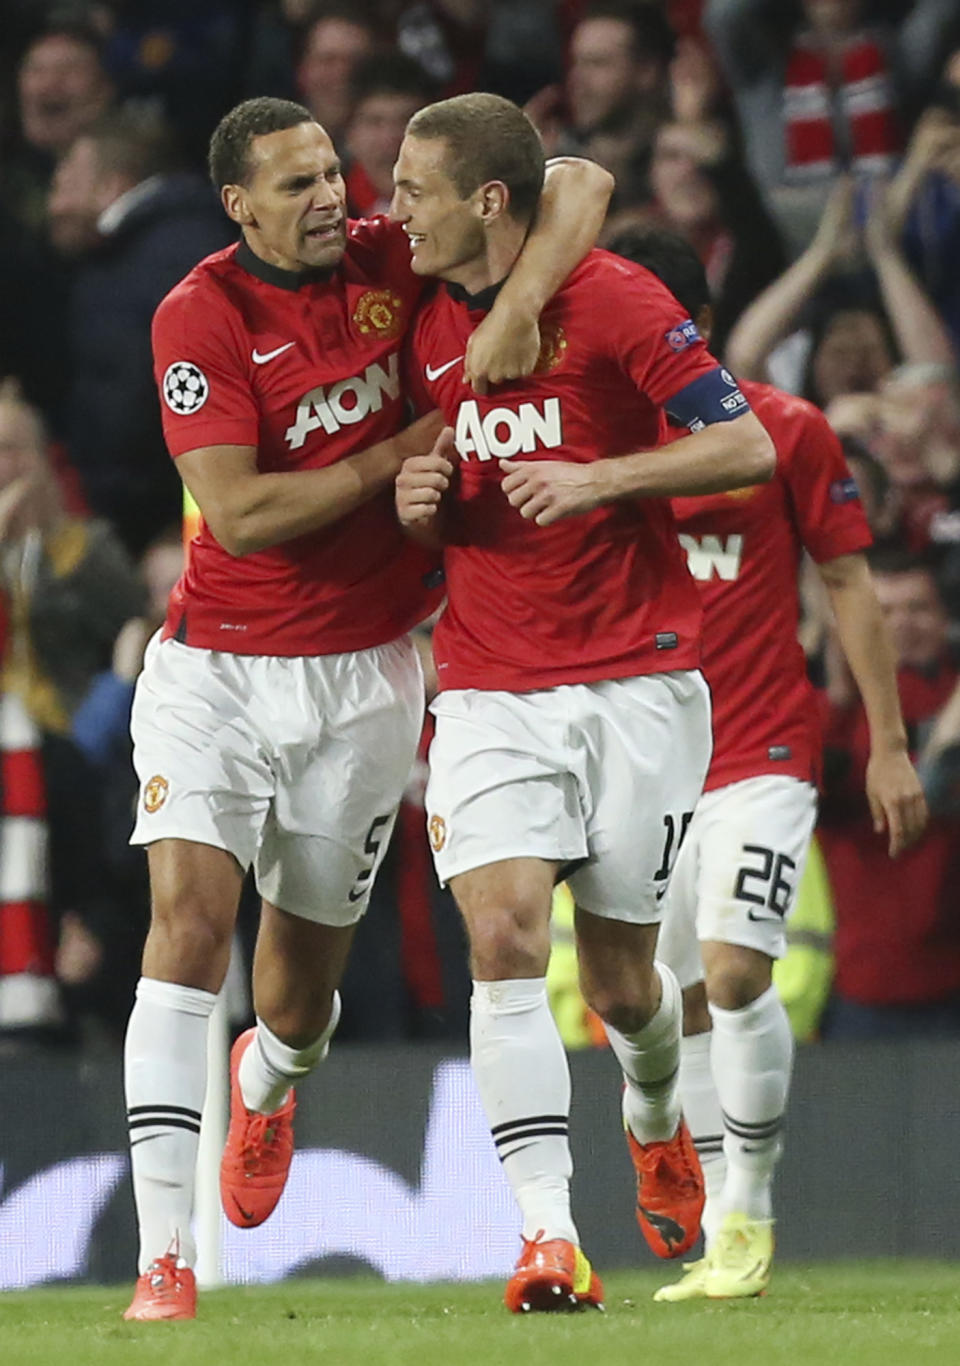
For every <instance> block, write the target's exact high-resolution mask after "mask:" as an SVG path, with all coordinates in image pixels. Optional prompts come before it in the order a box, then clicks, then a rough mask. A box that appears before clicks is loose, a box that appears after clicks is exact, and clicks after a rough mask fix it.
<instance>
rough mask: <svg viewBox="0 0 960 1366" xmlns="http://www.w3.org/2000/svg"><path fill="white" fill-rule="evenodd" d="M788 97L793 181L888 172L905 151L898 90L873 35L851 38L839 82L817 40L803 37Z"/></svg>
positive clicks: (791, 66)
mask: <svg viewBox="0 0 960 1366" xmlns="http://www.w3.org/2000/svg"><path fill="white" fill-rule="evenodd" d="M783 97H784V118H785V121H786V162H787V176H788V177H789V178H790V179H792V180H819V179H824V178H826V177H827V176H831V175H834V174H835V173H836V172H837V171H839V170H842V169H848V170H851V171H854V172H859V173H861V174H864V175H881V174H883V173H885V172H888V171H889V170H890V169H891V168H892V165H893V159H894V157H895V155H896V153H897V152H898V151H899V149H900V135H899V128H898V126H897V119H896V113H895V102H894V95H893V86H892V83H891V81H890V76H889V73H888V71H887V63H886V58H885V57H884V53H883V49H882V48H881V47H880V44H879V43H878V42H877V41H876V40H875V39H874V38H872V37H871V36H870V35H869V34H867V33H860V34H855V35H853V36H851V37H850V38H848V39H847V41H846V43H845V44H844V46H843V50H842V53H841V55H840V71H839V73H835V74H834V76H833V80H831V73H830V71H829V69H828V64H827V58H826V54H825V53H824V52H823V51H822V50H821V49H819V48H818V47H816V46H815V39H814V38H813V37H812V36H811V35H805V36H804V35H801V37H800V38H798V40H797V43H796V45H795V47H794V49H793V51H792V52H791V54H790V58H789V61H788V62H787V72H786V79H785V81H784V92H783ZM835 121H836V122H835ZM838 125H839V127H840V129H841V133H840V138H839V143H840V145H839V146H838V137H837V131H838ZM842 130H845V135H846V136H845V139H844V132H843V131H842ZM844 141H845V142H846V145H844Z"/></svg>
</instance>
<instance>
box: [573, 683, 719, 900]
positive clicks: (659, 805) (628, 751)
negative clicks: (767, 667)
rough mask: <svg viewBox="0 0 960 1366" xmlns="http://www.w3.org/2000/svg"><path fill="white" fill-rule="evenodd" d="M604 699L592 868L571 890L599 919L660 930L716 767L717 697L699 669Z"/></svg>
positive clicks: (602, 689) (589, 762) (594, 742)
mask: <svg viewBox="0 0 960 1366" xmlns="http://www.w3.org/2000/svg"><path fill="white" fill-rule="evenodd" d="M595 691H596V694H597V696H596V699H595V702H594V703H593V704H592V705H594V707H595V717H594V719H593V720H592V721H591V722H590V724H589V726H588V727H586V733H587V734H588V735H589V738H590V743H589V746H588V748H587V750H586V759H585V764H584V773H583V777H582V790H583V791H585V793H586V802H587V804H588V805H587V838H588V844H589V859H588V861H587V863H586V864H585V865H584V866H583V867H582V868H580V869H578V870H577V871H576V872H574V873H572V874H571V875H570V877H569V878H568V881H569V884H570V890H571V891H572V892H573V895H574V898H575V900H576V902H577V905H578V906H581V907H583V909H584V910H586V911H591V912H592V913H593V914H595V915H602V916H609V917H611V918H612V919H614V920H627V921H632V922H634V923H639V924H652V923H655V922H659V921H660V919H661V918H662V910H663V899H664V897H665V895H666V892H667V888H668V884H669V878H670V873H671V871H672V869H673V865H674V862H675V860H676V857H677V852H678V849H679V846H680V843H681V839H682V837H683V833H684V830H685V828H686V826H687V825H688V824H689V822H690V819H691V817H692V813H693V809H694V806H695V805H696V801H697V798H698V797H699V795H700V791H701V789H702V787H703V781H704V778H705V776H706V772H707V767H708V765H709V762H710V752H711V746H712V738H711V733H710V697H709V692H708V689H707V686H706V683H705V682H704V680H703V677H702V675H701V674H700V673H699V672H697V671H695V670H691V671H678V672H675V673H667V674H650V675H648V676H646V677H643V678H631V679H623V680H621V681H619V682H611V683H603V684H600V685H596V686H595Z"/></svg>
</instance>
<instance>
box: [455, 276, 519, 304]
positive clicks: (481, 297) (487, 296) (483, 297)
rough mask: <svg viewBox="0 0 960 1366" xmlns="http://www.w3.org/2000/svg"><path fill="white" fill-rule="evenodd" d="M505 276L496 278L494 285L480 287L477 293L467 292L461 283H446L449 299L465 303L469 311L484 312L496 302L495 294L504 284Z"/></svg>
mask: <svg viewBox="0 0 960 1366" xmlns="http://www.w3.org/2000/svg"><path fill="white" fill-rule="evenodd" d="M506 282H507V281H506V276H504V278H503V279H502V280H498V281H497V283H496V284H495V285H487V287H486V289H481V290H480V292H479V293H478V294H468V293H467V291H466V290H465V289H464V287H463V285H455V284H448V285H447V293H448V294H449V295H450V298H451V299H455V300H456V302H457V303H458V304H466V306H467V308H468V309H469V310H470V312H471V313H474V312H478V311H479V312H484V313H486V312H487V311H488V310H489V309H491V308H492V307H493V305H494V303H495V302H496V298H497V295H498V294H499V293H500V291H501V289H503V286H504V285H505V284H506Z"/></svg>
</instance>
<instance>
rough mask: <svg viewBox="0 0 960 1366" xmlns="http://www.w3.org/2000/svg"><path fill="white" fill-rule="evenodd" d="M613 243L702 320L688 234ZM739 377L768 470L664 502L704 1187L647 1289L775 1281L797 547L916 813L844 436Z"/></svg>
mask: <svg viewBox="0 0 960 1366" xmlns="http://www.w3.org/2000/svg"><path fill="white" fill-rule="evenodd" d="M615 245H616V246H617V247H618V249H619V250H621V251H622V252H623V254H624V255H625V256H627V257H628V258H629V259H630V260H631V261H634V262H637V263H639V264H640V265H642V266H644V267H646V268H647V269H648V270H650V271H652V272H653V273H654V274H655V275H656V276H658V278H659V279H661V280H662V281H663V282H664V283H665V284H666V285H667V287H668V288H669V289H670V290H671V291H672V293H673V294H674V295H675V296H676V297H677V298H678V299H679V300H680V302H681V303H682V305H683V309H684V312H685V314H686V316H687V317H688V318H689V319H692V320H693V321H694V322H695V323H696V326H697V329H698V331H699V332H700V333H701V335H703V336H704V337H706V338H708V337H709V328H710V309H709V293H708V287H707V282H706V278H705V275H704V271H703V267H702V265H701V264H700V261H699V259H698V257H697V255H696V253H695V252H694V250H693V248H692V247H691V246H689V244H688V243H686V242H685V241H683V240H682V239H681V238H678V237H675V236H674V235H673V234H671V233H666V232H662V231H659V230H651V231H648V232H641V233H638V234H628V235H625V236H624V238H623V239H622V240H621V241H620V242H619V243H615ZM743 390H744V393H745V394H746V396H747V398H748V399H749V401H750V405H751V407H752V408H753V411H754V412H755V413H756V414H757V416H758V417H759V418H760V420H761V421H762V422H763V424H764V426H765V427H766V429H767V431H768V432H769V433H770V435H771V437H772V438H773V442H774V445H775V447H776V451H777V469H776V474H775V475H774V478H773V479H772V480H771V481H770V482H769V483H768V484H764V485H762V486H757V487H755V488H746V489H739V490H736V491H734V492H732V493H727V494H712V495H710V496H707V497H697V498H676V499H674V500H673V511H674V516H675V517H676V519H677V526H678V529H679V535H680V542H681V545H682V546H683V548H684V550H685V551H686V554H687V563H688V565H689V568H690V571H691V573H692V574H693V577H694V578H695V579H696V581H697V584H698V586H699V588H700V594H701V598H702V601H703V607H704V626H703V670H704V673H705V674H706V677H707V681H708V683H709V684H710V690H711V696H712V700H713V735H714V744H713V758H712V760H711V764H710V771H709V773H708V775H707V781H706V785H705V791H704V795H703V797H702V798H701V800H700V801H699V802H698V804H697V807H696V810H695V812H694V815H693V820H692V821H691V823H690V825H689V826H688V828H687V830H686V833H685V838H684V840H683V844H682V847H681V850H680V854H679V856H678V859H677V865H676V868H675V870H674V875H673V879H672V881H671V885H670V896H669V900H668V906H667V912H666V915H665V918H664V923H663V926H662V929H661V934H660V942H659V945H658V948H657V952H658V955H659V956H660V957H661V958H662V959H663V960H664V961H665V962H667V963H669V964H670V966H671V967H672V968H673V970H674V972H675V973H676V975H677V977H678V978H679V981H680V984H681V986H682V987H683V989H684V1019H685V1024H684V1033H685V1035H686V1037H685V1038H684V1041H683V1045H682V1061H681V1067H680V1094H681V1098H682V1101H683V1107H684V1112H685V1114H686V1116H687V1118H688V1120H689V1122H690V1125H691V1128H692V1130H693V1134H694V1138H695V1141H696V1142H697V1146H698V1151H699V1155H700V1158H701V1163H702V1165H703V1171H704V1177H705V1181H706V1186H707V1204H706V1208H705V1211H704V1218H703V1225H704V1232H705V1236H706V1254H705V1257H704V1258H702V1259H701V1260H700V1261H698V1262H695V1263H693V1264H692V1265H690V1266H689V1267H688V1268H687V1271H686V1274H685V1275H684V1276H683V1277H682V1278H681V1279H680V1280H679V1281H678V1282H676V1283H675V1284H673V1285H668V1286H664V1287H663V1288H662V1289H661V1290H659V1291H658V1292H657V1295H656V1297H655V1298H657V1299H660V1300H685V1299H693V1298H699V1297H711V1298H728V1297H740V1296H750V1295H757V1294H760V1293H761V1292H762V1291H763V1290H764V1289H765V1288H766V1286H767V1283H768V1281H769V1278H770V1268H771V1260H772V1256H773V1232H772V1229H773V1221H772V1205H771V1186H772V1181H773V1172H774V1166H775V1164H776V1161H777V1158H778V1156H779V1152H780V1131H781V1126H782V1123H783V1115H784V1110H785V1108H786V1102H787V1094H788V1090H789V1084H790V1073H791V1067H792V1060H793V1040H792V1036H791V1033H790V1027H789V1023H788V1021H787V1017H786V1013H785V1011H784V1009H783V1006H782V1005H781V1003H780V1000H779V997H778V996H777V993H776V989H775V988H774V987H773V985H772V978H771V971H772V966H773V960H774V959H775V958H777V957H779V956H780V955H781V954H782V953H783V951H784V947H785V935H784V920H785V917H786V915H787V912H788V911H789V908H790V904H791V900H792V897H793V895H794V891H795V889H796V886H797V883H798V882H799V879H800V876H801V874H802V871H803V866H804V862H805V860H806V855H807V850H808V847H809V843H810V838H811V835H812V833H813V828H814V824H815V821H816V808H817V782H818V776H819V768H820V744H821V737H820V730H819V723H818V714H817V707H816V703H815V698H814V694H813V689H812V687H811V685H810V684H809V683H808V681H807V675H806V661H805V658H804V654H803V650H802V649H801V647H800V644H799V642H798V639H797V626H798V620H799V600H798V592H797V574H798V569H799V564H800V559H801V556H802V554H803V552H804V551H807V552H808V553H809V554H810V556H811V557H812V559H813V561H814V562H815V563H816V565H817V567H818V569H819V573H820V577H821V579H822V581H823V584H824V587H825V589H826V592H827V595H828V597H829V600H830V603H831V606H832V608H833V612H834V615H835V618H836V623H837V629H838V632H839V637H840V641H841V644H842V646H843V649H844V653H845V655H846V658H847V660H848V662H849V664H850V667H851V669H852V671H853V674H854V677H855V678H856V681H857V684H858V687H859V689H860V693H861V696H862V698H863V702H864V706H865V708H866V713H867V716H868V718H869V726H870V762H869V766H868V768H867V782H866V787H867V796H868V798H869V802H870V807H871V811H872V814H873V820H874V829H875V830H877V831H878V832H879V831H882V830H886V831H887V833H888V841H889V845H888V847H889V852H890V855H891V856H892V857H895V856H896V855H897V854H898V853H899V852H900V851H901V850H903V849H905V848H906V847H907V846H908V845H910V844H912V843H913V842H914V841H915V840H916V839H917V838H918V837H919V835H920V833H921V832H922V830H923V827H924V822H925V804H924V799H923V795H922V791H921V788H920V784H919V781H918V779H917V776H916V774H915V773H914V770H913V767H912V765H911V763H910V759H909V757H908V752H907V737H906V730H905V727H904V724H903V719H902V716H901V711H900V703H899V699H898V693H897V681H896V668H895V663H894V656H893V652H892V649H891V646H890V643H889V641H888V637H887V633H886V631H885V629H884V626H883V621H882V616H881V612H880V608H879V605H878V603H877V599H876V595H875V592H874V589H873V585H872V582H871V579H870V574H869V571H868V569H867V563H866V559H865V556H864V553H863V552H864V550H865V549H866V548H867V547H868V546H869V544H870V532H869V530H868V527H867V522H866V518H865V517H864V515H863V512H862V510H861V507H860V500H859V495H858V492H857V488H856V484H855V483H854V481H853V480H852V478H851V477H850V471H849V469H848V468H847V465H846V462H845V460H844V456H843V451H842V450H841V447H840V443H839V442H838V440H837V438H836V437H835V436H834V434H833V432H832V431H831V429H830V427H829V425H828V423H827V421H826V418H824V416H823V414H822V413H821V412H820V411H819V410H818V409H817V408H815V407H814V406H813V405H812V404H810V403H807V402H805V401H804V400H803V399H799V398H794V397H793V396H792V395H788V394H784V393H781V392H780V391H778V390H776V389H773V388H771V387H770V386H769V385H766V384H753V383H749V384H748V383H744V384H743ZM701 955H702V957H701ZM704 975H705V977H706V991H704V983H703V978H704ZM708 1000H709V1008H708ZM711 1024H712V1031H711Z"/></svg>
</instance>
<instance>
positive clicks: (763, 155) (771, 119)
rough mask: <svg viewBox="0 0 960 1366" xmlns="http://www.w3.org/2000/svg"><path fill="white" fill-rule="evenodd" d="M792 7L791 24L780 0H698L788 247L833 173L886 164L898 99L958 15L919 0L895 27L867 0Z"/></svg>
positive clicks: (815, 210) (805, 237)
mask: <svg viewBox="0 0 960 1366" xmlns="http://www.w3.org/2000/svg"><path fill="white" fill-rule="evenodd" d="M800 9H801V10H802V22H801V25H800V26H799V28H798V27H796V26H795V23H794V16H795V11H794V10H793V9H792V7H788V6H785V5H783V4H782V3H780V0H708V4H707V9H706V15H705V27H706V29H707V32H708V33H709V35H710V37H711V39H712V41H713V44H714V48H715V50H716V52H717V54H718V56H719V58H720V61H721V64H722V66H723V68H724V71H725V72H726V74H727V78H728V80H729V82H730V84H731V86H732V89H733V92H734V96H735V99H736V102H737V107H738V112H739V115H740V123H741V127H742V128H743V130H744V136H745V138H746V144H747V156H748V160H749V162H750V166H751V169H752V170H753V173H754V175H755V176H756V178H757V180H758V182H759V183H760V185H761V186H762V187H763V188H764V189H765V190H767V191H768V192H770V193H771V196H772V202H773V203H774V205H775V206H776V207H777V208H778V211H779V212H778V216H779V218H780V221H781V225H782V227H783V229H784V231H785V232H787V233H792V234H793V239H792V240H793V242H794V243H795V247H796V249H800V248H801V247H803V246H804V245H805V244H806V242H808V241H809V239H810V236H811V234H812V231H813V228H814V225H815V223H816V219H817V217H818V216H819V211H820V209H821V208H822V204H823V189H824V187H826V186H827V185H828V184H829V181H830V179H831V178H832V177H833V176H834V175H836V174H837V173H838V172H840V171H852V172H854V173H856V174H859V175H866V176H873V175H876V174H877V173H882V172H888V171H889V170H890V169H892V165H893V161H894V158H895V156H896V154H897V152H898V150H899V147H900V143H901V118H900V113H899V109H900V105H901V104H902V102H903V99H904V97H905V95H908V94H909V93H910V92H911V91H915V90H917V89H919V87H920V86H921V85H922V83H923V82H924V81H925V80H928V79H929V77H930V74H931V72H932V70H933V69H934V68H933V65H932V63H933V62H935V60H936V58H937V56H938V49H939V47H940V44H941V43H942V41H944V40H945V36H946V34H947V32H948V30H949V28H950V25H951V24H952V23H955V21H956V6H955V0H917V3H916V4H914V5H913V6H911V7H910V9H911V10H912V12H911V14H910V16H909V18H906V19H905V21H904V22H903V23H901V24H900V25H899V27H897V28H896V29H894V28H893V27H885V28H883V29H880V28H878V27H872V26H871V25H872V21H873V13H872V7H871V6H870V5H869V4H867V3H866V0H801V3H800ZM791 185H792V186H794V187H797V192H796V193H790V192H789V187H790V186H791ZM804 187H806V188H804ZM784 190H786V192H784Z"/></svg>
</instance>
